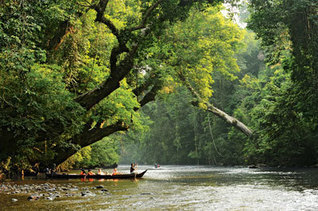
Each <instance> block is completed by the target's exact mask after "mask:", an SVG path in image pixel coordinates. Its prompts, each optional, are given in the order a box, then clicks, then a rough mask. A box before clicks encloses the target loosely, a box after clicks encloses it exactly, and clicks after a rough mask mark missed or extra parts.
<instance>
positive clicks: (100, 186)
mask: <svg viewBox="0 0 318 211" xmlns="http://www.w3.org/2000/svg"><path fill="white" fill-rule="evenodd" d="M95 188H97V189H100V188H104V186H102V185H97V186H96V187H95Z"/></svg>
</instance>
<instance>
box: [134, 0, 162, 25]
mask: <svg viewBox="0 0 318 211" xmlns="http://www.w3.org/2000/svg"><path fill="white" fill-rule="evenodd" d="M162 1H163V0H158V1H157V2H156V3H154V4H153V5H152V6H151V7H149V8H148V9H147V11H146V12H145V14H144V17H143V19H142V21H141V23H140V25H139V26H136V27H133V28H131V29H129V30H128V31H135V30H139V29H143V28H145V27H146V23H147V19H148V18H149V16H150V14H151V12H152V11H153V10H154V9H156V8H157V7H158V5H159V4H160V3H161V2H162Z"/></svg>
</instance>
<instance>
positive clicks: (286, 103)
mask: <svg viewBox="0 0 318 211" xmlns="http://www.w3.org/2000/svg"><path fill="white" fill-rule="evenodd" d="M250 12H251V17H250V18H249V25H248V27H249V28H250V29H252V30H253V31H255V32H256V34H257V38H259V39H260V40H261V47H262V50H260V49H259V46H258V44H257V43H256V42H255V41H253V39H254V38H253V35H252V33H248V34H247V36H246V39H245V40H246V41H245V43H246V45H247V50H245V51H242V52H240V53H238V54H237V55H236V57H237V59H238V61H237V62H238V64H239V66H240V69H241V72H240V73H236V74H234V75H235V76H236V77H237V78H238V80H235V81H232V82H230V81H228V80H226V78H224V76H222V75H218V74H215V73H212V75H211V76H212V78H213V80H214V81H215V83H214V84H213V90H214V92H213V96H212V98H210V101H212V102H213V103H214V104H215V105H217V106H218V107H220V108H222V109H223V110H225V111H227V112H228V113H230V114H233V115H234V116H235V117H237V118H238V119H240V120H242V121H243V122H245V123H247V124H248V125H249V126H250V127H251V128H252V129H253V130H254V134H253V136H252V137H251V138H249V139H247V138H246V137H245V136H244V135H242V134H240V133H237V131H236V130H235V129H233V128H229V127H228V126H227V125H225V124H224V122H221V121H220V120H218V119H216V118H215V117H212V118H211V117H209V115H208V114H207V113H206V112H202V113H201V112H199V111H197V110H196V109H193V108H191V107H189V105H187V104H186V101H189V100H190V99H191V96H189V95H187V94H185V93H184V90H178V91H177V93H176V94H174V95H173V96H172V97H171V98H168V101H157V103H156V105H155V106H153V108H152V109H153V111H152V110H151V111H150V109H148V108H147V109H146V108H145V109H143V111H144V112H145V113H146V114H148V115H150V117H151V119H152V120H153V121H154V123H153V124H151V130H150V132H149V134H148V135H144V136H142V142H141V143H139V144H138V142H137V141H136V140H134V136H132V135H130V136H132V138H131V137H130V136H129V137H128V140H130V139H132V140H134V142H133V143H136V142H137V144H132V145H130V146H129V147H132V146H135V149H136V150H137V151H140V150H142V149H145V151H144V153H143V154H142V155H141V156H139V157H138V155H136V154H135V155H134V156H136V158H135V159H140V160H143V157H146V158H147V159H146V161H145V162H148V163H154V162H161V163H170V164H171V163H191V164H196V163H201V164H211V163H212V164H225V165H235V164H246V163H250V164H259V163H264V164H267V165H273V166H310V165H313V164H316V163H317V159H318V157H317V156H318V142H317V135H318V128H317V105H318V102H317V99H318V98H317V97H318V96H317V93H318V92H317V90H318V89H317V88H318V87H317V70H318V69H317V68H318V67H317V58H318V56H317V42H318V39H317V35H318V33H317V32H318V31H317V23H318V22H317V19H318V18H317V2H315V1H310V0H302V1H296V0H282V1H263V0H262V1H257V0H255V1H250ZM243 16H245V14H243ZM263 59H265V64H266V66H265V65H264V64H263ZM185 96H187V98H189V99H185ZM157 124H158V125H157ZM210 126H211V127H210ZM210 129H212V130H210ZM163 134H165V135H163ZM169 143H170V144H169ZM171 143H173V144H171ZM136 146H137V147H136ZM165 151H168V152H169V153H167V154H166V153H163V152H165ZM150 152H152V153H150ZM153 155H155V156H153ZM147 156H148V157H147ZM125 158H126V157H125Z"/></svg>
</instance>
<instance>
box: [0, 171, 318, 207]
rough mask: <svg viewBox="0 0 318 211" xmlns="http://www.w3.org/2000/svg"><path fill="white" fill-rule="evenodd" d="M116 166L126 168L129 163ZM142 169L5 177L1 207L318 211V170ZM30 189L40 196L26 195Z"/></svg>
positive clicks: (1, 187)
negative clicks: (119, 176) (106, 176)
mask: <svg viewBox="0 0 318 211" xmlns="http://www.w3.org/2000/svg"><path fill="white" fill-rule="evenodd" d="M118 169H119V172H123V173H127V172H128V170H129V166H119V168H118ZM144 169H149V170H148V172H147V173H146V174H145V175H144V177H143V178H142V179H139V180H115V181H114V180H105V181H98V180H93V181H88V180H86V181H81V180H45V179H34V178H25V179H24V180H15V181H12V180H8V181H5V182H2V183H1V184H0V210H12V209H13V210H39V209H41V210H110V209H116V210H118V209H121V210H126V209H130V210H158V209H164V210H166V209H169V210H318V169H284V170H282V169H249V168H243V167H235V168H234V167H211V166H161V167H160V168H158V169H155V168H154V167H153V166H139V168H138V171H142V170H144ZM98 186H101V187H98ZM8 187H10V188H11V189H10V188H9V189H8ZM30 187H32V188H31V189H30ZM43 187H44V188H45V190H46V191H43V190H44V189H43ZM16 190H18V191H16ZM21 190H22V191H21ZM34 194H37V195H40V198H39V199H38V200H28V199H27V198H28V197H29V196H30V195H34ZM51 196H53V197H51Z"/></svg>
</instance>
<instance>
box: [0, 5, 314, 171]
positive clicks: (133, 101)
mask: <svg viewBox="0 0 318 211" xmlns="http://www.w3.org/2000/svg"><path fill="white" fill-rule="evenodd" d="M223 2H224V1H220V0H205V1H203V0H202V1H201V0H200V1H198V0H145V1H139V0H127V1H119V0H55V1H48V0H42V1H32V0H2V1H0V108H1V113H0V173H1V172H8V171H10V170H11V171H16V172H18V171H20V170H21V169H31V168H32V167H34V166H40V168H44V167H47V166H53V163H56V164H61V163H63V162H64V161H65V160H67V159H68V158H69V159H68V160H67V162H66V163H64V164H63V165H64V167H67V166H72V165H73V166H75V167H80V166H88V167H89V166H101V165H108V164H112V163H114V162H117V161H118V159H119V157H118V156H119V155H118V153H119V149H120V148H119V140H123V141H122V142H120V144H121V154H122V160H123V161H126V162H130V161H137V160H138V162H148V163H152V162H161V163H178V164H185V163H187V164H198V163H200V164H243V163H267V164H270V165H302V166H303V165H311V164H314V163H316V162H317V156H318V144H317V137H318V127H317V126H318V124H317V122H318V115H317V109H318V102H317V99H318V96H317V93H318V92H317V90H318V89H317V88H318V73H317V71H318V70H317V58H318V56H317V47H318V43H317V42H318V39H317V36H318V31H317V24H318V21H317V19H318V18H317V8H318V7H317V2H316V1H314V0H277V1H270V0H251V1H249V9H250V14H251V15H250V18H249V24H248V28H249V29H250V30H253V31H254V32H255V34H256V38H254V34H253V33H252V32H250V31H247V30H244V29H240V28H239V27H238V26H237V25H236V24H234V23H233V22H232V21H231V20H229V19H228V18H225V17H224V15H222V12H220V11H221V10H222V9H223V7H222V6H221V3H223ZM229 2H231V3H235V2H238V1H235V0H233V1H229ZM242 16H244V18H246V14H243V15H242ZM255 39H259V40H260V46H261V48H260V46H259V43H258V41H256V40H255ZM155 99H157V100H156V102H155V103H154V104H148V103H149V102H151V101H154V100H155ZM191 103H192V104H193V105H195V107H192V106H191ZM211 108H212V109H211ZM217 108H218V109H217ZM140 110H142V112H140ZM222 110H223V111H225V112H226V113H224V112H223V111H222ZM208 111H210V112H208ZM212 114H216V116H217V117H216V116H213V115H212ZM228 114H229V115H232V116H234V117H236V118H237V119H235V118H233V117H231V116H229V115H228ZM219 118H221V119H219ZM222 120H225V121H226V122H227V123H230V125H233V126H235V127H236V129H239V130H241V131H243V130H242V128H243V129H245V131H246V129H248V130H247V132H246V133H245V132H243V133H244V134H245V135H248V136H250V137H246V136H244V135H243V134H241V133H239V131H237V130H235V129H234V128H231V127H230V125H228V124H227V123H225V122H224V121H222ZM239 120H241V121H242V122H244V123H246V124H247V125H248V126H249V127H250V128H251V129H252V130H249V128H248V127H246V125H244V124H242V122H240V121H239ZM127 130H132V131H131V132H129V133H128V134H127V137H125V136H124V135H123V134H120V135H118V134H117V136H114V137H109V136H110V135H112V134H114V133H116V132H119V131H127ZM252 131H254V133H253V135H252ZM105 137H106V138H105ZM100 140H102V141H100ZM98 141H100V142H98ZM94 143H95V144H94ZM75 153H76V154H75ZM72 155H73V156H72ZM70 156H72V157H70ZM63 165H61V166H60V167H61V168H62V166H63Z"/></svg>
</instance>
